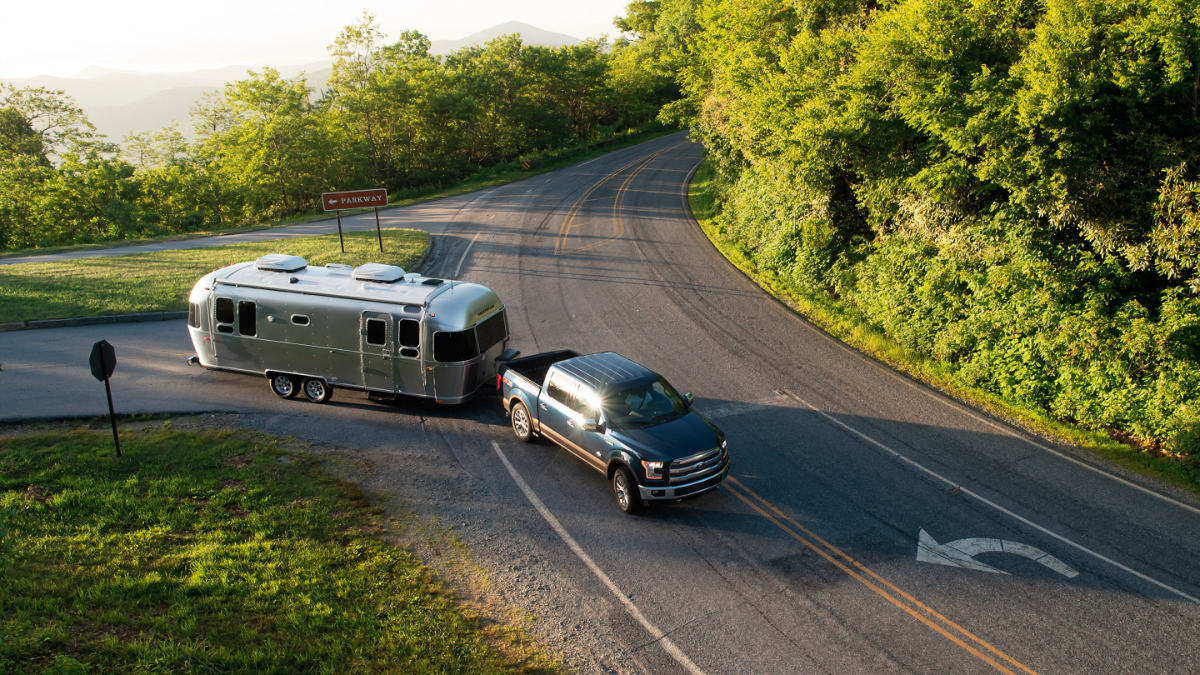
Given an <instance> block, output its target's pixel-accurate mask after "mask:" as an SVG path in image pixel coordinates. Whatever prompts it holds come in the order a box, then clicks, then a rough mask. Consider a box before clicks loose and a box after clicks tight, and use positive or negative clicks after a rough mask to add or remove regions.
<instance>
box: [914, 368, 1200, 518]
mask: <svg viewBox="0 0 1200 675" xmlns="http://www.w3.org/2000/svg"><path fill="white" fill-rule="evenodd" d="M892 374H893V375H895V376H896V378H897V379H899V380H900V381H901V382H903V383H904V384H907V385H908V386H910V387H912V388H914V389H916V390H918V391H920V392H921V393H923V394H925V395H926V396H928V397H930V398H932V399H934V400H935V401H938V402H940V403H941V404H942V405H945V406H947V407H950V408H954V409H957V410H959V411H960V412H962V413H965V414H966V415H967V416H968V417H970V418H972V419H974V420H976V421H978V422H982V423H984V424H986V425H988V426H990V427H992V428H993V429H996V430H997V431H1001V432H1003V433H1004V434H1005V435H1007V436H1011V437H1013V438H1016V439H1018V440H1022V441H1025V442H1026V443H1028V444H1030V445H1032V446H1033V447H1035V448H1038V449H1039V450H1045V451H1046V452H1049V453H1050V454H1052V455H1057V456H1059V457H1061V458H1063V459H1065V460H1067V461H1068V462H1073V463H1075V464H1078V465H1079V466H1082V467H1083V468H1085V469H1090V470H1092V471H1095V472H1096V473H1098V474H1100V475H1101V476H1104V477H1106V478H1111V479H1113V480H1115V481H1118V482H1120V483H1124V484H1125V485H1128V486H1129V487H1131V488H1134V489H1135V490H1141V491H1142V492H1145V493H1146V494H1148V495H1153V496H1155V497H1158V498H1159V499H1161V500H1163V501H1167V502H1170V503H1172V504H1174V505H1175V506H1178V507H1180V508H1184V509H1187V510H1188V511H1191V512H1193V513H1200V508H1196V507H1195V506H1192V505H1191V504H1185V503H1183V502H1181V501H1179V500H1177V499H1174V498H1172V497H1168V496H1166V495H1164V494H1161V493H1159V492H1155V491H1154V490H1151V489H1149V488H1145V487H1142V486H1141V485H1138V484H1137V483H1134V482H1132V481H1129V480H1126V479H1124V478H1121V477H1120V476H1116V475H1113V474H1111V473H1109V472H1107V471H1105V470H1104V469H1101V468H1098V467H1095V466H1092V465H1091V464H1088V463H1087V462H1083V461H1080V460H1078V459H1075V458H1074V457H1072V456H1070V455H1068V454H1065V453H1062V452H1059V451H1058V450H1055V449H1054V448H1048V447H1046V446H1044V445H1042V444H1041V443H1038V442H1037V441H1035V440H1033V439H1031V438H1028V437H1027V436H1025V435H1024V434H1021V433H1018V432H1017V431H1015V430H1013V429H1011V428H1008V427H1006V426H1004V425H1002V424H997V423H995V422H993V421H992V420H989V419H988V418H986V417H981V416H979V415H976V414H975V413H974V412H973V411H971V410H970V409H969V408H967V407H965V406H963V405H962V404H959V403H958V402H957V401H951V400H946V398H945V397H944V396H939V395H937V393H935V392H932V391H929V390H928V389H927V388H925V387H922V386H919V385H917V384H916V383H914V382H911V381H909V380H908V379H906V378H903V377H900V376H899V375H898V374H896V373H894V372H893V373H892Z"/></svg>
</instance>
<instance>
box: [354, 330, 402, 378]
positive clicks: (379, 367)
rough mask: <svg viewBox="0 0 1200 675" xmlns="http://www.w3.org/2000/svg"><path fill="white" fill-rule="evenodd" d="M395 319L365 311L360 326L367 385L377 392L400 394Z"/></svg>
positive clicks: (363, 370) (363, 374) (363, 372)
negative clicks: (397, 392)
mask: <svg viewBox="0 0 1200 675" xmlns="http://www.w3.org/2000/svg"><path fill="white" fill-rule="evenodd" d="M394 322H395V320H394V319H393V318H392V315H391V314H386V313H383V312H363V313H362V322H361V323H360V324H359V331H358V332H359V334H360V343H361V351H362V376H363V386H364V387H366V388H367V389H374V390H376V391H391V392H394V391H396V389H397V387H396V372H395V359H394V358H393V356H394V355H395V353H396V349H395V346H394V345H395V330H394V328H393V326H394V325H395V323H394Z"/></svg>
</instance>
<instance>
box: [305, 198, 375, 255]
mask: <svg viewBox="0 0 1200 675" xmlns="http://www.w3.org/2000/svg"><path fill="white" fill-rule="evenodd" d="M321 205H322V206H323V207H324V208H325V210H326V211H337V221H338V241H340V242H341V243H342V253H345V252H346V241H345V239H343V238H342V211H344V210H346V209H363V208H366V207H368V206H370V207H373V208H374V209H375V233H376V234H377V235H378V237H379V252H380V253H383V230H381V229H380V228H379V207H380V206H387V190H385V189H384V188H373V189H371V190H350V191H346V192H326V193H324V194H322V195H321Z"/></svg>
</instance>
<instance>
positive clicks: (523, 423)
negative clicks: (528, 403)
mask: <svg viewBox="0 0 1200 675" xmlns="http://www.w3.org/2000/svg"><path fill="white" fill-rule="evenodd" d="M512 428H513V433H514V434H516V435H517V438H519V439H521V440H522V441H524V442H526V443H528V442H530V441H532V440H533V423H532V422H530V420H529V409H528V408H526V407H525V404H524V403H521V402H520V401H518V402H517V404H516V405H514V406H513V409H512Z"/></svg>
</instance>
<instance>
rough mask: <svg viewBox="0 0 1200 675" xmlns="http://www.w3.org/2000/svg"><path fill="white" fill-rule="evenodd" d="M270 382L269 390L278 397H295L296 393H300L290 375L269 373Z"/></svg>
mask: <svg viewBox="0 0 1200 675" xmlns="http://www.w3.org/2000/svg"><path fill="white" fill-rule="evenodd" d="M270 383H271V391H272V392H274V393H275V395H276V396H278V397H279V398H296V394H299V393H300V387H299V386H297V384H296V380H295V378H293V377H292V376H291V375H285V374H283V373H271V379H270Z"/></svg>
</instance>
